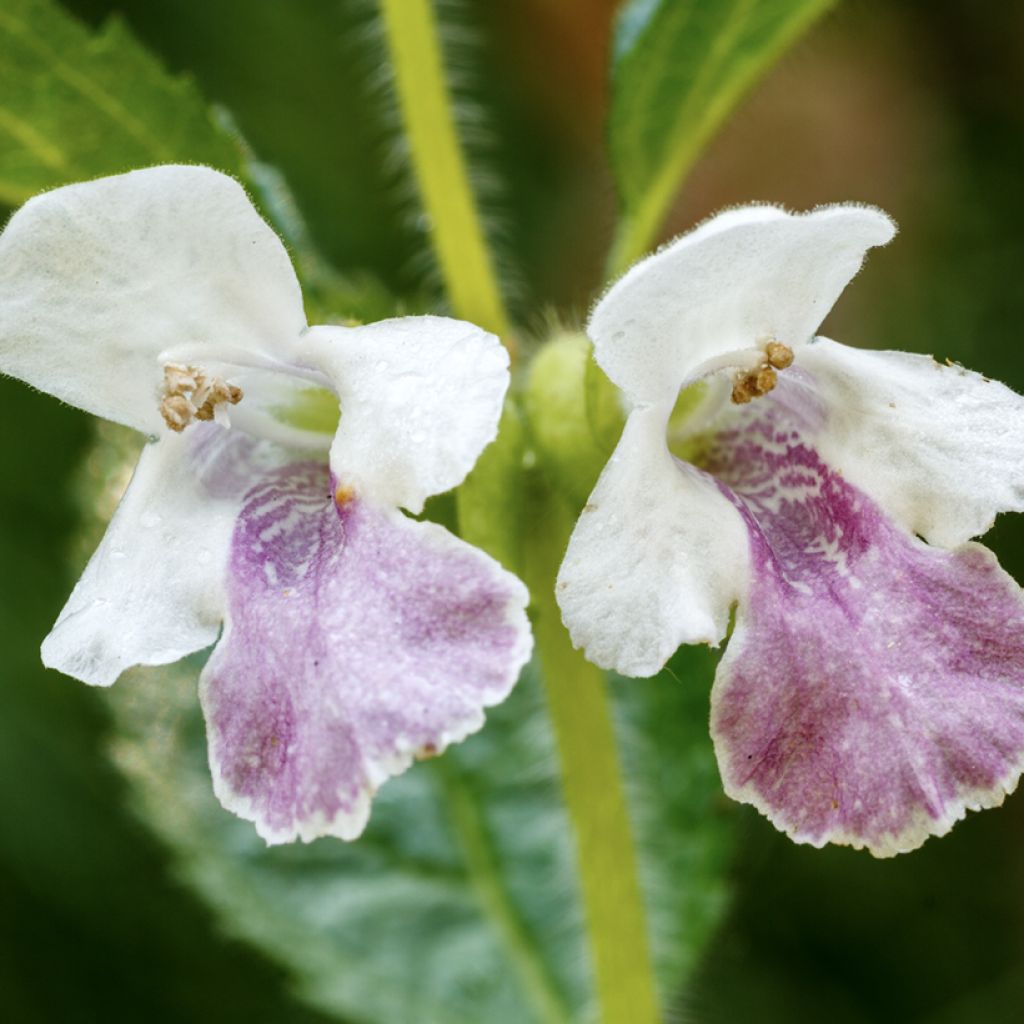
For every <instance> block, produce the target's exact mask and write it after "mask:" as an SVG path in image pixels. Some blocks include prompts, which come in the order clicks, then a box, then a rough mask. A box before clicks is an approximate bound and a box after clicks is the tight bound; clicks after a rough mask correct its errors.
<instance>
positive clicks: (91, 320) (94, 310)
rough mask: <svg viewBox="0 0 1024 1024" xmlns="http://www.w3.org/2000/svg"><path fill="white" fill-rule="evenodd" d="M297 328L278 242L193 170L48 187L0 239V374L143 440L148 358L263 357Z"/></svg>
mask: <svg viewBox="0 0 1024 1024" xmlns="http://www.w3.org/2000/svg"><path fill="white" fill-rule="evenodd" d="M305 325H306V321H305V316H304V314H303V309H302V297H301V294H300V292H299V286H298V282H297V280H296V278H295V273H294V271H293V270H292V267H291V263H290V261H289V259H288V254H287V253H286V252H285V249H284V246H283V245H282V244H281V241H280V239H278V237H277V236H276V235H275V234H274V232H273V231H272V230H271V229H270V228H269V227H268V226H267V225H266V224H265V223H264V221H263V220H262V219H261V218H260V216H259V214H258V213H257V212H256V210H255V209H254V208H253V206H252V204H251V203H250V202H249V200H248V198H247V197H246V195H245V192H244V191H243V189H242V187H241V186H240V185H239V184H238V183H237V182H236V181H234V180H232V179H231V178H228V177H226V176H225V175H223V174H219V173H217V172H216V171H213V170H210V169H209V168H206V167H175V166H169V167H152V168H149V169H147V170H141V171H132V172H131V173H130V174H122V175H118V176H116V177H111V178H101V179H99V180H98V181H90V182H86V183H83V184H78V185H68V186H67V187H65V188H59V189H55V190H54V191H52V192H47V193H44V194H43V195H40V196H36V197H35V198H34V199H31V200H29V201H28V202H27V203H26V204H25V205H24V206H23V207H22V208H21V209H20V210H19V211H18V212H17V213H15V215H14V216H13V217H12V218H11V220H10V222H9V223H8V225H7V227H6V229H5V230H4V232H3V235H2V236H0V371H2V372H4V373H8V374H11V375H12V376H15V377H19V378H21V379H22V380H25V381H27V382H28V383H30V384H32V385H33V386H35V387H38V388H41V389H42V390H43V391H48V392H49V393H50V394H53V395H56V396H57V397H58V398H61V399H63V400H64V401H66V402H70V403H71V404H72V405H77V406H78V407H79V408H81V409H85V410H87V411H88V412H91V413H95V414H96V415H98V416H103V417H105V418H106V419H110V420H114V421H116V422H119V423H124V424H126V425H128V426H131V427H135V428H137V429H139V430H142V431H145V432H148V433H156V432H157V431H159V430H160V429H161V419H160V415H159V412H158V404H159V390H160V386H161V381H162V365H161V356H163V355H165V354H168V353H169V355H168V357H167V359H166V360H164V361H175V357H174V355H173V352H174V350H175V349H180V350H183V351H190V350H192V349H195V348H196V347H198V348H199V350H200V351H201V350H203V349H207V348H209V350H210V351H211V352H224V351H230V350H231V349H239V350H248V351H261V352H265V353H273V352H275V351H276V350H277V349H278V348H279V347H280V345H281V344H283V343H287V342H288V341H289V340H290V339H291V338H292V337H294V335H296V334H297V333H298V332H299V331H301V330H302V329H303V328H304V327H305Z"/></svg>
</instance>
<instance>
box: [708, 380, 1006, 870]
mask: <svg viewBox="0 0 1024 1024" xmlns="http://www.w3.org/2000/svg"><path fill="white" fill-rule="evenodd" d="M780 391H784V389H782V388H780ZM757 406H758V408H757V409H753V408H752V409H751V410H749V412H748V413H746V414H745V417H744V418H743V419H741V421H740V425H739V426H738V427H737V428H736V429H735V430H732V431H730V432H727V433H725V434H722V435H720V437H719V439H718V445H717V449H716V451H715V452H714V453H713V455H712V460H711V461H712V466H711V468H712V469H713V471H714V472H715V473H716V475H717V476H718V477H719V479H720V480H721V481H722V482H723V488H724V489H727V490H729V493H730V494H731V495H732V497H733V499H734V500H735V502H736V504H737V506H738V507H739V508H740V510H741V512H742V513H743V515H744V517H745V518H746V520H747V525H748V529H749V533H750V546H751V558H752V580H751V585H750V591H749V595H748V598H747V601H746V602H745V603H744V604H742V605H741V606H740V608H739V611H738V613H737V619H736V630H735V633H734V635H733V637H732V639H731V641H730V643H729V648H728V652H727V654H726V656H725V658H724V659H723V661H722V663H721V665H720V667H719V670H718V677H717V679H716V682H715V689H714V693H713V697H712V732H713V735H714V739H715V745H716V749H717V752H718V757H719V763H720V766H721V770H722V775H723V779H724V781H725V786H726V790H727V792H728V793H729V794H730V795H731V796H733V797H735V798H736V799H738V800H742V801H745V802H747V803H751V804H753V805H754V806H756V807H757V808H758V809H759V810H761V811H762V812H763V813H765V814H766V815H767V816H768V817H769V818H770V819H771V820H772V821H773V822H774V823H775V824H776V825H777V826H778V827H779V828H781V829H783V830H784V831H786V832H787V833H789V835H791V836H792V837H793V838H794V839H796V840H798V841H800V842H808V843H812V844H814V845H816V846H821V845H823V844H824V843H826V842H837V843H845V844H850V845H853V846H855V847H867V848H868V849H870V850H871V852H872V853H874V854H876V855H878V856H888V855H892V854H895V853H900V852H904V851H907V850H911V849H914V848H915V847H917V846H919V845H920V844H921V843H922V842H924V840H925V839H927V838H928V836H929V835H941V834H943V833H945V832H947V831H948V830H949V829H950V828H951V827H952V825H953V824H954V823H955V822H956V821H957V820H959V819H960V818H961V817H963V815H964V813H965V811H966V810H970V809H979V808H983V807H990V806H994V805H997V804H999V803H1001V802H1002V800H1003V798H1004V795H1005V794H1006V793H1007V792H1009V791H1011V790H1012V789H1013V788H1014V786H1015V785H1016V782H1017V778H1018V776H1019V774H1020V772H1021V769H1022V766H1024V602H1022V600H1021V594H1020V590H1019V588H1018V587H1017V585H1016V584H1015V583H1014V581H1013V580H1012V579H1011V578H1010V577H1009V576H1008V575H1007V574H1006V573H1004V572H1003V571H1002V570H1001V569H1000V568H999V566H998V564H997V563H996V560H995V558H994V557H993V556H992V554H991V553H990V552H989V551H988V550H986V549H985V548H983V547H981V546H980V545H976V544H968V545H965V546H963V547H961V548H959V549H958V550H956V551H953V552H947V551H943V550H940V549H936V548H931V547H929V546H927V545H926V544H924V543H922V542H921V541H919V540H917V539H916V538H915V537H913V536H911V535H909V534H908V533H906V532H904V531H903V530H901V529H900V528H899V527H897V526H896V525H895V524H894V523H893V522H892V521H890V520H889V519H888V518H887V516H886V515H885V514H884V513H883V512H882V510H881V509H880V508H879V507H878V506H877V505H876V504H874V503H873V502H872V501H871V499H870V498H868V497H867V496H866V495H865V494H864V493H863V492H862V491H860V490H858V489H857V488H856V487H854V486H852V485H851V484H850V483H848V482H847V481H846V480H845V479H844V478H843V477H842V476H840V475H839V474H837V473H835V472H833V471H832V470H831V469H830V468H829V467H828V466H827V465H826V464H825V463H824V462H823V461H822V460H821V458H820V457H819V455H818V453H817V452H816V451H815V450H814V449H813V448H812V447H810V446H809V445H808V444H806V443H804V441H803V440H802V438H801V436H800V434H799V433H798V432H797V431H796V430H795V429H793V423H794V421H793V420H791V419H789V418H788V417H787V416H786V414H785V412H784V408H785V407H784V405H782V404H781V403H780V402H776V401H775V400H774V398H769V399H761V400H759V401H758V403H757Z"/></svg>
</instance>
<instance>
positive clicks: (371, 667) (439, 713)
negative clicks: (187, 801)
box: [200, 463, 531, 843]
mask: <svg viewBox="0 0 1024 1024" xmlns="http://www.w3.org/2000/svg"><path fill="white" fill-rule="evenodd" d="M526 602H527V594H526V590H525V588H524V587H523V585H522V584H521V583H520V582H519V581H518V580H517V579H516V578H515V577H514V576H512V575H510V574H509V573H507V572H505V570H503V569H502V568H501V567H500V566H499V565H498V564H497V563H496V562H494V561H493V560H492V559H490V558H489V557H488V556H486V555H485V554H483V553H482V552H480V551H478V550H476V549H475V548H472V547H470V546H469V545H467V544H465V543H464V542H463V541H461V540H459V539H458V538H456V537H454V536H453V535H451V534H450V533H448V532H447V531H446V530H444V529H442V528H441V527H439V526H437V525H435V524H433V523H427V522H415V521H413V520H410V519H407V518H406V517H405V516H403V515H402V514H401V513H399V512H397V511H394V510H389V509H387V510H386V509H382V508H380V507H379V506H376V505H374V504H371V503H369V502H367V501H365V500H363V499H362V498H352V499H349V500H345V499H344V496H339V501H338V502H337V503H336V502H335V500H334V498H333V496H332V493H331V482H330V479H329V477H328V473H327V470H326V468H325V467H322V466H320V465H317V464H315V463H303V464H295V465H292V466H289V467H286V468H284V469H282V470H280V471H279V472H277V473H274V474H271V475H269V476H267V477H265V478H264V480H263V481H262V482H261V483H260V484H259V485H258V486H256V487H255V488H254V489H253V490H252V491H251V492H250V494H249V495H248V498H247V500H246V503H245V507H244V508H243V510H242V513H241V515H240V517H239V520H238V524H237V526H236V529H235V533H234V537H233V540H232V551H231V561H230V570H229V594H228V612H227V616H226V621H225V629H224V634H223V637H222V638H221V641H220V643H219V644H218V646H217V647H216V649H215V650H214V652H213V655H212V656H211V658H210V661H209V663H208V664H207V667H206V669H205V671H204V672H203V676H202V679H201V683H200V696H201V699H202V704H203V710H204V713H205V716H206V721H207V732H208V739H209V748H210V764H211V768H212V772H213V778H214V789H215V791H216V793H217V796H218V797H219V799H220V800H221V802H222V803H223V804H224V806H225V807H226V808H228V809H229V810H231V811H233V812H234V813H236V814H238V815H240V816H241V817H243V818H246V819H248V820H250V821H253V822H255V824H256V829H257V831H258V832H259V834H260V835H261V836H262V837H263V838H264V839H266V840H267V842H269V843H282V842H288V841H290V840H293V839H295V838H301V839H303V840H305V841H309V840H312V839H314V838H316V837H317V836H324V835H334V836H339V837H341V838H343V839H353V838H355V837H356V836H358V835H359V834H360V832H362V830H363V828H364V827H365V824H366V821H367V818H368V815H369V806H370V801H371V798H372V796H373V794H374V793H375V792H376V790H377V788H378V787H379V786H380V785H381V784H382V783H383V782H384V781H385V780H386V779H387V778H388V777H390V776H393V775H397V774H399V773H401V772H402V771H404V770H405V769H406V768H407V767H408V766H409V764H410V763H411V762H412V760H413V759H414V758H416V757H429V756H433V755H435V754H438V753H440V752H441V751H443V750H444V748H445V747H446V746H448V744H450V743H453V742H456V741H458V740H461V739H463V738H465V737H466V736H468V735H469V734H470V733H472V732H475V731H476V730H477V729H479V728H480V727H481V725H482V724H483V721H484V714H483V709H484V708H485V707H488V706H491V705H494V704H497V703H499V702H500V701H502V700H503V699H504V698H505V697H506V696H507V695H508V693H509V691H510V690H511V688H512V686H513V685H514V684H515V681H516V679H517V678H518V675H519V670H520V668H521V667H522V665H523V664H524V663H525V662H526V660H527V659H528V657H529V655H530V649H531V640H530V631H529V625H528V622H527V619H526V615H525V611H524V609H525V605H526Z"/></svg>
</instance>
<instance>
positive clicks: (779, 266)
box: [587, 206, 895, 402]
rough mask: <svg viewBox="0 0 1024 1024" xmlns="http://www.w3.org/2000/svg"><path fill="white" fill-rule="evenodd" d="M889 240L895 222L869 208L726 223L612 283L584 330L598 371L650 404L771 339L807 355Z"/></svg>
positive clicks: (747, 214)
mask: <svg viewBox="0 0 1024 1024" xmlns="http://www.w3.org/2000/svg"><path fill="white" fill-rule="evenodd" d="M894 233H895V227H894V226H893V223H892V221H891V220H889V218H888V217H887V216H886V215H885V214H884V213H882V212H881V211H880V210H876V209H873V208H871V207H867V206H830V207H825V208H823V209H819V210H815V211H813V212H811V213H807V214H788V213H785V212H784V211H782V210H780V209H777V208H775V207H771V206H748V207H742V208H740V209H736V210H729V211H726V212H725V213H721V214H719V215H718V216H717V217H714V218H712V219H711V220H709V221H707V222H706V223H704V224H702V225H701V226H700V227H698V228H697V229H696V230H694V231H691V232H690V233H689V234H686V235H683V236H681V237H680V238H677V239H676V240H675V241H673V242H669V244H668V245H666V246H665V247H664V248H662V249H660V250H659V251H658V252H656V253H654V255H652V256H648V257H647V258H646V259H644V260H641V261H640V262H639V263H637V264H636V265H635V266H633V267H632V268H631V269H630V270H629V271H627V272H626V274H625V275H624V276H623V277H621V278H620V279H619V280H618V281H616V282H615V284H613V285H612V287H611V288H610V289H609V290H608V292H607V293H606V294H605V295H604V297H603V298H602V299H601V301H600V302H599V303H598V304H597V306H596V307H595V308H594V311H593V313H592V314H591V317H590V322H589V325H588V328H587V333H588V334H589V335H590V338H591V340H592V341H593V342H594V349H595V356H596V358H597V361H598V362H599V363H600V364H601V366H602V367H603V368H604V370H605V372H606V373H607V374H608V376H609V377H611V379H612V380H613V381H614V382H615V383H616V384H618V385H619V387H620V388H622V389H623V390H624V391H625V392H626V393H627V394H628V395H629V396H630V398H632V399H633V400H634V401H635V402H654V401H661V400H664V399H665V398H667V396H669V395H671V394H675V392H676V391H677V390H678V388H679V387H680V385H681V384H683V383H684V382H685V381H687V380H688V379H690V378H691V377H692V376H694V375H695V374H699V373H700V372H701V370H700V367H701V364H703V363H706V362H707V361H708V360H710V359H714V358H716V357H719V356H722V355H725V354H726V353H730V352H740V351H743V350H749V349H751V348H752V347H754V346H756V345H758V344H759V343H763V342H764V341H765V340H767V339H770V338H774V339H775V340H777V341H780V342H782V343H784V344H786V345H788V346H789V347H790V348H795V347H796V346H798V345H802V344H804V343H805V342H807V341H809V340H810V339H811V337H812V336H813V335H814V332H815V330H816V329H817V327H818V325H819V324H820V323H821V321H822V320H823V319H824V317H825V314H826V313H828V311H829V310H830V309H831V308H832V306H833V304H834V303H835V301H836V299H838V298H839V295H840V293H841V292H842V290H843V289H844V288H845V287H846V285H847V283H848V282H849V281H850V279H851V278H852V277H853V275H854V274H856V273H857V271H858V270H859V269H860V265H861V263H862V261H863V259H864V254H865V253H866V252H867V250H868V249H869V248H871V247H872V246H874V245H884V244H885V243H886V242H888V241H889V239H891V238H892V236H893V234H894Z"/></svg>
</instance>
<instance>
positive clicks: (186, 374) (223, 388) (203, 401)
mask: <svg viewBox="0 0 1024 1024" xmlns="http://www.w3.org/2000/svg"><path fill="white" fill-rule="evenodd" d="M242 397H243V395H242V389H241V388H237V387H235V386H234V385H233V384H228V383H227V382H226V381H223V380H221V379H220V378H219V377H207V376H206V374H205V373H204V372H203V371H202V370H201V369H199V368H198V367H195V366H181V365H180V364H178V363H169V364H168V365H167V366H165V367H164V386H163V392H162V397H161V400H160V415H161V416H162V417H163V420H164V423H166V424H167V426H168V427H170V428H171V430H173V431H174V432H175V433H179V434H180V433H181V431H183V430H184V429H185V428H186V427H187V426H188V425H189V424H190V423H192V422H193V421H195V420H212V419H213V418H214V416H215V414H216V410H217V406H219V405H225V404H227V405H237V404H238V403H239V402H240V401H241V400H242Z"/></svg>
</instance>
